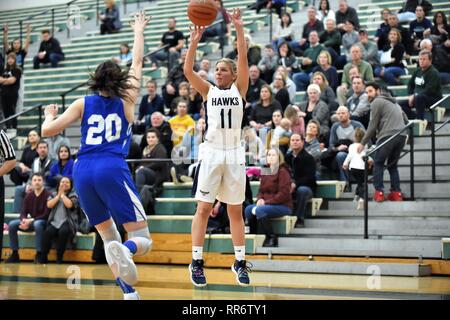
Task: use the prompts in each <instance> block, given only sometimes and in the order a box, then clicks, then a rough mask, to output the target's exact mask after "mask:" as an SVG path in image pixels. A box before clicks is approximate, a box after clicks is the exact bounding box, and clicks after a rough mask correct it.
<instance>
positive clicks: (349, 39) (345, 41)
mask: <svg viewBox="0 0 450 320" xmlns="http://www.w3.org/2000/svg"><path fill="white" fill-rule="evenodd" d="M344 30H345V33H344V34H343V35H342V47H344V52H343V55H342V56H344V57H345V58H346V59H345V61H349V60H350V59H351V57H350V49H351V48H352V47H353V45H355V44H357V43H358V42H359V34H358V32H357V31H355V25H354V24H353V22H351V21H350V20H347V21H345V26H344ZM342 56H341V57H342ZM342 58H343V57H342ZM343 62H344V61H343ZM344 63H345V62H344Z"/></svg>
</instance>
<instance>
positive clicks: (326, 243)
mask: <svg viewBox="0 0 450 320" xmlns="http://www.w3.org/2000/svg"><path fill="white" fill-rule="evenodd" d="M336 240H337V239H333V238H286V237H280V238H279V240H278V245H279V247H277V248H264V247H260V248H257V250H256V253H272V254H296V255H330V256H363V257H366V256H370V257H420V256H422V257H424V258H425V257H426V258H439V259H440V258H441V241H440V240H414V239H411V240H409V241H405V240H385V239H362V238H360V237H354V238H343V239H342V238H341V239H339V240H338V241H336Z"/></svg>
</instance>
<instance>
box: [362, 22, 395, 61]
mask: <svg viewBox="0 0 450 320" xmlns="http://www.w3.org/2000/svg"><path fill="white" fill-rule="evenodd" d="M358 33H359V43H358V44H359V45H360V46H361V49H362V59H363V60H364V61H367V62H368V63H370V65H371V66H372V69H375V67H377V66H379V65H380V57H379V53H378V46H377V44H376V42H374V41H372V40H370V39H369V34H368V33H367V30H364V29H360V30H359V32H358ZM400 37H401V36H400Z"/></svg>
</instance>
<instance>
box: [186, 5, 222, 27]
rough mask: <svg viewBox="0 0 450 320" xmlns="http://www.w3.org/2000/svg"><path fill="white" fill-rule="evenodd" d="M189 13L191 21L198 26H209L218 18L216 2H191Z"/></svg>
mask: <svg viewBox="0 0 450 320" xmlns="http://www.w3.org/2000/svg"><path fill="white" fill-rule="evenodd" d="M187 11H188V17H189V20H191V21H192V23H193V24H195V25H196V26H209V25H210V24H211V23H213V22H214V20H216V16H217V7H216V5H215V4H214V0H191V1H190V2H189V5H188V10H187Z"/></svg>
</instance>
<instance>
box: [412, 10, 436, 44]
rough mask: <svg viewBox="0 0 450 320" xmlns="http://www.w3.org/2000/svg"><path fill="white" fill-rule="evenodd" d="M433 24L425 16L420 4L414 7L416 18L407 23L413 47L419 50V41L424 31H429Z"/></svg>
mask: <svg viewBox="0 0 450 320" xmlns="http://www.w3.org/2000/svg"><path fill="white" fill-rule="evenodd" d="M432 27H433V24H432V23H431V21H430V20H428V18H426V17H425V12H424V11H423V7H422V6H417V7H416V19H415V20H413V21H411V23H410V24H409V33H410V34H411V36H412V39H413V41H414V49H415V50H419V44H420V41H421V40H422V39H423V37H424V33H425V32H426V33H428V34H429V33H430V32H431V28H432Z"/></svg>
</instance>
